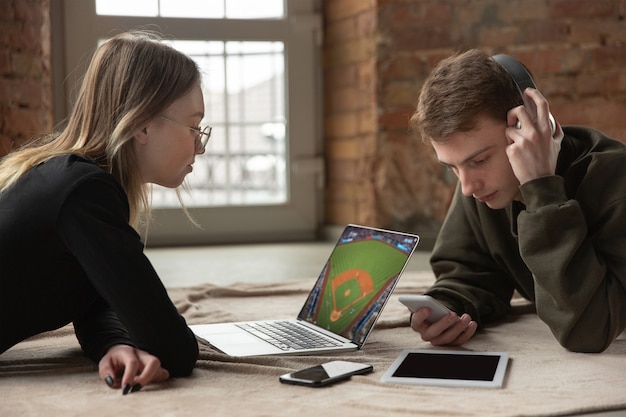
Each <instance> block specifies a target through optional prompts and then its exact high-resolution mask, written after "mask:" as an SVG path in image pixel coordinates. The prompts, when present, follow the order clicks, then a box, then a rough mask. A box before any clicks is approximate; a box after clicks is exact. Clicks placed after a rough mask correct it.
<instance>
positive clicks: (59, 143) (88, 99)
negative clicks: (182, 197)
mask: <svg viewBox="0 0 626 417" xmlns="http://www.w3.org/2000/svg"><path fill="white" fill-rule="evenodd" d="M199 83H200V72H199V70H198V67H197V65H196V63H195V62H194V61H193V60H192V59H191V58H189V57H188V56H186V55H184V54H183V53H181V52H179V51H177V50H175V49H174V48H172V47H170V46H168V45H166V44H164V43H162V42H161V39H160V38H159V36H158V35H156V34H154V33H152V32H147V31H130V32H125V33H121V34H119V35H116V36H114V37H113V38H111V39H109V40H108V41H106V42H105V43H104V44H102V45H101V46H100V47H99V48H98V49H97V50H96V52H95V54H94V56H93V58H92V59H91V63H90V65H89V68H88V69H87V72H86V73H85V76H84V78H83V82H82V85H81V88H80V91H79V94H78V97H77V100H76V103H75V105H74V108H73V110H72V112H71V114H70V117H69V119H68V122H67V126H66V127H65V128H64V129H63V130H62V131H61V132H60V133H59V134H58V135H49V136H47V137H44V138H41V139H37V140H34V141H32V142H31V143H29V144H28V145H26V146H25V147H24V148H21V149H18V150H16V151H14V152H12V153H10V154H9V155H7V156H6V157H5V158H4V159H3V160H2V162H1V163H0V193H2V192H4V191H5V190H7V189H8V188H9V187H11V186H12V185H14V184H15V183H16V182H17V181H18V180H19V179H20V177H21V176H22V175H24V173H26V172H27V171H28V170H29V169H31V168H32V167H34V166H36V165H38V164H40V163H42V162H45V161H47V160H49V159H50V158H53V157H55V156H59V155H65V154H75V155H79V156H82V157H85V158H88V159H90V160H93V161H95V162H96V163H97V164H98V165H99V166H100V167H101V168H102V169H104V170H105V171H107V172H109V173H110V174H112V175H113V176H114V177H115V178H116V179H117V180H118V181H119V183H120V184H121V186H122V187H123V188H124V190H125V191H126V195H127V196H128V202H129V206H130V223H131V224H132V225H133V226H138V225H139V222H140V219H141V216H142V214H146V213H149V210H150V207H149V198H148V195H149V194H148V188H147V187H148V186H147V185H146V184H144V182H143V181H142V179H141V176H140V171H139V167H138V166H137V161H136V157H135V154H134V152H133V147H132V146H131V144H132V141H131V139H132V138H133V134H134V132H136V131H137V129H141V128H142V126H144V125H145V124H146V123H147V122H148V121H149V120H151V119H152V118H154V117H157V116H158V115H160V114H161V113H162V112H163V111H164V110H165V109H166V108H167V107H169V105H170V104H171V103H172V102H173V101H175V100H177V99H178V98H180V97H182V96H183V95H184V94H186V93H188V92H189V91H190V90H191V88H192V87H194V86H195V85H197V84H199ZM163 157H164V158H167V155H163Z"/></svg>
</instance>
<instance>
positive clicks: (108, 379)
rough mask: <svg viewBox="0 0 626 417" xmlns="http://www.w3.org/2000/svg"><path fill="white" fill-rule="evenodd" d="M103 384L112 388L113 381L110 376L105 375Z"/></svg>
mask: <svg viewBox="0 0 626 417" xmlns="http://www.w3.org/2000/svg"><path fill="white" fill-rule="evenodd" d="M104 382H106V384H107V385H108V386H109V387H110V388H113V384H114V383H115V381H113V377H112V376H111V375H107V376H105V377H104Z"/></svg>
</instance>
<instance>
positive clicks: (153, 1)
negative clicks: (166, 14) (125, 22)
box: [96, 0, 159, 16]
mask: <svg viewBox="0 0 626 417" xmlns="http://www.w3.org/2000/svg"><path fill="white" fill-rule="evenodd" d="M96 13H97V14H99V15H116V16H158V14H159V0H96Z"/></svg>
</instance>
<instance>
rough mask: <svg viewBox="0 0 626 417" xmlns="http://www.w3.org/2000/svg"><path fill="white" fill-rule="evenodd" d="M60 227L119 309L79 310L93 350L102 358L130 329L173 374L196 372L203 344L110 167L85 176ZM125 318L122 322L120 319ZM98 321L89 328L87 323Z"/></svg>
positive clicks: (84, 339) (107, 300) (95, 281)
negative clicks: (131, 220) (157, 266)
mask: <svg viewBox="0 0 626 417" xmlns="http://www.w3.org/2000/svg"><path fill="white" fill-rule="evenodd" d="M57 225H58V231H59V235H60V236H61V239H62V240H63V242H64V243H65V245H67V248H68V250H69V251H70V252H71V253H72V254H73V255H74V256H75V257H76V259H77V260H78V262H79V263H80V264H81V266H82V268H83V270H84V271H85V274H86V277H87V279H88V280H89V281H90V283H91V285H93V287H94V288H95V290H96V291H97V293H98V294H99V295H100V296H101V297H102V299H103V300H104V302H105V303H106V305H108V306H109V307H110V309H111V311H112V312H113V313H110V312H109V313H106V312H102V311H100V313H98V314H100V316H89V314H95V312H96V311H97V310H94V311H92V312H91V313H90V312H88V313H87V316H86V317H81V318H79V320H78V322H77V324H78V329H79V330H78V332H79V333H81V334H82V335H83V337H82V342H83V343H84V344H85V346H88V348H87V349H88V350H87V352H88V353H90V354H91V355H92V357H93V358H94V359H95V360H99V359H100V358H101V357H102V356H103V355H104V354H105V352H106V351H107V350H108V349H109V348H110V347H111V345H112V344H113V343H117V341H118V340H119V338H120V337H121V333H122V330H125V331H126V332H127V334H128V338H129V340H130V343H132V344H133V345H134V346H136V347H137V348H138V349H141V350H144V351H146V352H149V353H151V354H153V355H155V356H156V357H158V358H159V359H160V361H161V362H162V365H163V367H164V368H165V369H167V370H168V371H169V372H170V374H171V375H172V376H184V375H188V374H189V373H190V372H191V370H192V369H193V367H194V365H195V362H196V360H197V357H198V344H197V341H196V338H195V336H194V334H193V333H192V332H191V330H190V329H189V328H188V327H187V325H186V323H185V320H184V319H183V317H182V316H181V315H180V314H179V313H178V311H177V310H176V307H175V306H174V305H173V303H172V302H171V300H170V298H169V296H168V294H167V292H166V290H165V288H164V286H163V284H162V283H161V281H160V279H159V277H158V276H157V274H156V272H155V271H154V268H153V267H152V265H151V264H150V262H149V260H148V259H147V258H146V256H145V255H144V253H143V245H142V243H141V241H140V238H139V235H138V234H137V233H136V232H135V230H134V229H133V228H132V227H131V226H130V225H129V224H128V203H127V199H126V195H125V194H124V192H123V190H122V189H121V187H120V186H119V185H118V184H117V182H115V180H114V179H113V178H112V177H111V176H109V175H107V174H105V173H103V174H102V175H100V176H97V177H95V176H92V177H90V179H89V180H87V181H85V182H83V183H81V184H80V185H79V186H78V187H77V188H76V189H75V190H74V191H73V192H72V193H71V194H70V195H69V197H68V198H67V200H66V202H65V204H64V205H63V207H62V208H61V210H60V213H59V217H58V222H57ZM118 320H119V322H118ZM83 322H84V323H91V324H94V323H95V328H92V329H86V327H85V326H84V325H82V323H83Z"/></svg>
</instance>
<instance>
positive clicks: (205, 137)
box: [161, 115, 213, 154]
mask: <svg viewBox="0 0 626 417" xmlns="http://www.w3.org/2000/svg"><path fill="white" fill-rule="evenodd" d="M161 118H162V119H165V120H167V121H168V122H171V123H174V124H177V125H178V126H182V127H186V128H187V129H189V130H191V133H192V134H193V135H194V137H195V138H196V153H198V154H201V153H204V150H205V148H206V144H207V143H208V142H209V138H211V131H212V130H213V128H212V127H211V126H205V127H193V126H187V125H186V124H184V123H180V122H177V121H176V120H172V119H170V118H168V117H165V116H163V115H161Z"/></svg>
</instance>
